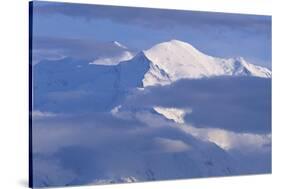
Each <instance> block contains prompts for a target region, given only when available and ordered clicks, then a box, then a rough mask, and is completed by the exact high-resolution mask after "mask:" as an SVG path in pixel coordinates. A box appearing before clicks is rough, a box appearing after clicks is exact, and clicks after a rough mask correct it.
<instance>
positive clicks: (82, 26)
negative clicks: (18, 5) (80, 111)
mask: <svg viewBox="0 0 281 189" xmlns="http://www.w3.org/2000/svg"><path fill="white" fill-rule="evenodd" d="M33 23H34V25H33V26H34V27H33V34H34V40H33V41H34V42H35V45H34V48H35V49H34V50H35V51H37V52H40V53H42V52H43V53H42V55H44V56H47V55H46V54H48V56H50V54H51V55H52V54H53V55H52V56H59V55H61V56H74V57H78V58H85V59H91V58H93V57H91V56H93V55H94V54H95V52H97V51H101V50H104V49H106V45H104V44H106V43H108V42H110V41H119V42H121V43H122V44H124V45H126V46H127V47H129V48H131V49H133V50H134V51H136V52H137V51H140V50H143V49H148V48H150V47H151V46H153V45H154V44H156V43H160V42H163V41H168V40H171V39H178V40H182V41H185V42H188V43H190V44H192V45H193V46H194V47H196V48H198V49H199V50H200V51H202V52H204V53H206V54H209V55H212V56H218V57H237V56H242V57H244V58H245V59H246V60H248V61H250V62H251V63H254V64H258V65H262V66H266V67H268V68H270V69H271V17H270V16H257V15H241V14H223V13H209V12H194V11H183V10H162V9H147V8H146V9H145V8H132V7H131V8H129V7H114V6H100V5H85V4H67V3H51V2H40V1H36V2H34V22H33Z"/></svg>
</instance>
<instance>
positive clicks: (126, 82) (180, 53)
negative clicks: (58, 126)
mask: <svg viewBox="0 0 281 189" xmlns="http://www.w3.org/2000/svg"><path fill="white" fill-rule="evenodd" d="M113 45H118V46H120V47H122V48H123V49H124V50H125V51H122V53H125V54H126V53H127V56H123V55H122V53H121V54H120V56H119V55H116V56H114V57H107V58H101V59H97V60H96V63H93V62H92V63H89V62H87V61H83V60H74V59H71V58H65V59H62V60H49V61H41V62H40V63H38V64H36V65H34V70H33V77H34V83H33V85H34V91H35V95H34V103H35V106H36V107H37V106H38V108H39V109H40V108H43V107H44V108H43V109H50V108H51V109H52V110H53V108H54V107H56V108H60V107H65V106H67V104H59V102H62V101H64V99H73V100H75V98H77V96H79V95H80V97H81V95H82V96H84V98H85V104H88V105H89V104H91V103H93V105H92V106H93V107H95V109H97V110H104V108H105V107H106V109H107V110H108V109H110V108H113V107H112V106H113V105H114V103H113V102H116V101H118V99H120V97H122V96H125V95H126V94H127V92H128V91H129V90H130V89H135V88H145V87H148V86H156V85H160V86H162V85H167V84H171V83H173V82H175V81H178V80H181V79H200V78H209V77H217V76H230V77H232V76H235V77H236V76H254V77H262V78H270V77H271V71H270V70H268V69H267V68H264V67H261V66H256V65H253V64H250V63H248V62H246V61H245V60H244V59H243V58H230V59H223V58H216V57H212V56H208V55H205V54H203V53H202V52H200V51H198V50H197V49H195V48H194V47H193V46H192V45H190V44H188V43H185V42H182V41H178V40H171V41H168V42H163V43H159V44H157V45H155V46H153V47H152V48H150V49H148V50H145V51H141V52H139V53H137V54H136V55H133V54H132V53H131V52H130V50H129V49H128V48H127V47H125V46H124V45H122V44H121V43H118V42H113ZM124 59H127V60H126V61H121V62H119V61H120V60H124ZM103 61H104V62H103ZM97 62H98V63H97ZM89 96H91V98H92V99H93V100H92V101H91V102H88V101H87V99H88V98H89ZM100 99H103V100H104V102H107V103H108V104H107V105H106V106H105V105H104V103H103V104H100ZM50 102H51V103H50ZM65 103H67V100H66V101H65ZM97 104H98V105H97ZM115 105H116V104H115ZM103 106H105V107H103ZM99 107H103V108H101V109H99ZM58 111H59V110H58Z"/></svg>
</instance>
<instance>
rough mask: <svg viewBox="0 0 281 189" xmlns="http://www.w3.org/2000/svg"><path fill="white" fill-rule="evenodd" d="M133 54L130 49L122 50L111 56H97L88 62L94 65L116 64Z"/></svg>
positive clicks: (128, 58)
mask: <svg viewBox="0 0 281 189" xmlns="http://www.w3.org/2000/svg"><path fill="white" fill-rule="evenodd" d="M133 56H134V54H133V53H131V52H130V51H124V52H122V53H121V54H119V55H116V56H112V57H101V58H98V59H96V60H94V61H92V62H90V63H89V64H95V65H105V66H112V65H117V64H119V63H120V62H122V61H127V60H130V59H131V58H133Z"/></svg>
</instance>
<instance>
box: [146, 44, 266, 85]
mask: <svg viewBox="0 0 281 189" xmlns="http://www.w3.org/2000/svg"><path fill="white" fill-rule="evenodd" d="M143 54H144V55H145V56H146V57H147V59H149V60H150V61H151V64H150V69H149V70H148V72H147V73H146V74H145V75H144V78H143V86H144V87H145V86H153V85H166V84H170V83H172V82H174V81H177V80H179V79H184V78H190V79H199V78H203V77H212V76H256V77H264V78H269V77H271V71H270V70H268V69H267V68H263V67H261V66H256V65H253V64H250V63H248V62H246V61H245V60H244V59H243V58H241V57H239V58H230V59H224V58H216V57H212V56H208V55H205V54H204V53H202V52H200V51H198V50H197V49H195V48H194V47H193V46H192V45H190V44H188V43H185V42H182V41H178V40H171V41H168V42H164V43H160V44H157V45H155V46H153V47H152V48H150V49H148V50H146V51H144V53H143Z"/></svg>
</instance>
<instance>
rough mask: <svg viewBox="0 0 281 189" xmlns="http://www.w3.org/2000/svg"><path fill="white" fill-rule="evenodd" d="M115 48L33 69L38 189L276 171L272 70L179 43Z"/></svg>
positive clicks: (35, 180)
mask: <svg viewBox="0 0 281 189" xmlns="http://www.w3.org/2000/svg"><path fill="white" fill-rule="evenodd" d="M111 45H112V46H113V47H114V48H115V47H118V48H119V49H121V51H118V53H116V54H114V55H112V54H110V55H108V56H100V58H98V59H95V60H93V62H92V63H89V61H84V60H76V59H71V58H64V59H61V60H45V61H41V62H40V63H38V64H36V65H34V67H33V70H32V71H33V113H32V116H33V142H34V143H33V153H34V155H33V164H34V166H33V169H34V170H33V174H34V184H35V186H38V187H39V186H68V185H79V184H93V183H94V184H102V183H120V182H138V181H152V180H167V179H183V178H198V177H210V176H228V175H238V174H250V173H251V174H252V173H268V172H270V171H271V111H270V110H271V93H270V92H271V90H270V89H271V83H270V82H271V81H270V80H269V79H265V78H270V77H271V71H270V70H268V69H267V68H263V67H260V66H256V65H253V64H250V63H248V62H246V61H245V60H244V59H243V58H230V59H223V58H216V57H211V56H208V55H205V54H203V53H202V52H200V51H198V50H197V49H195V48H194V47H192V46H191V45H190V44H188V43H185V42H182V41H177V40H172V41H168V42H164V43H160V44H157V45H155V46H153V47H152V48H150V49H148V50H144V51H141V52H139V53H137V54H136V55H133V53H132V51H130V50H129V49H128V48H127V47H125V46H124V45H122V44H120V43H118V42H116V41H114V42H111ZM120 52H121V53H120ZM218 76H229V77H218ZM238 76H250V77H238ZM251 76H254V77H251ZM212 77H214V78H212ZM257 77H260V78H257ZM204 78H210V79H204ZM179 80H180V81H179ZM176 81H177V82H176ZM149 86H154V87H149ZM206 86H208V87H206ZM159 97H160V98H159ZM249 99H251V100H249ZM74 138H75V140H73V139H74ZM244 153H245V154H244ZM247 153H249V154H247ZM73 162H75V163H73Z"/></svg>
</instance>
